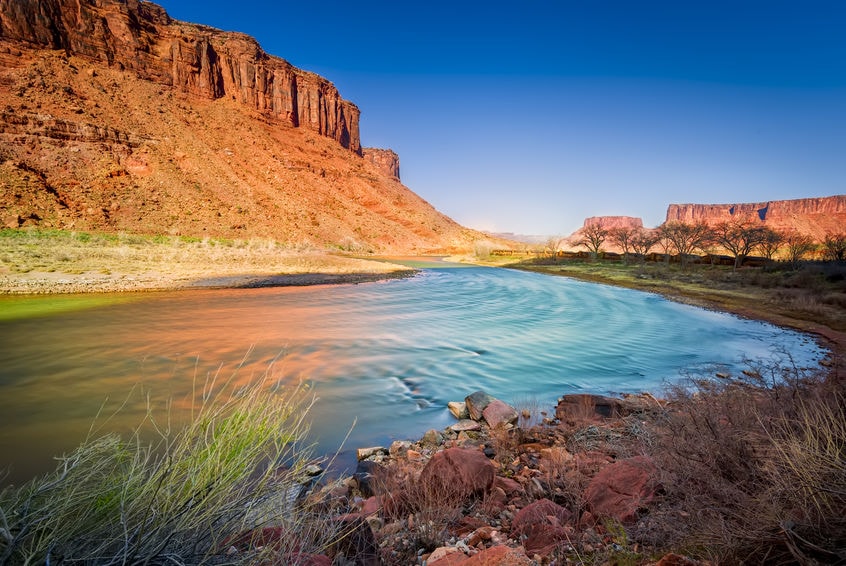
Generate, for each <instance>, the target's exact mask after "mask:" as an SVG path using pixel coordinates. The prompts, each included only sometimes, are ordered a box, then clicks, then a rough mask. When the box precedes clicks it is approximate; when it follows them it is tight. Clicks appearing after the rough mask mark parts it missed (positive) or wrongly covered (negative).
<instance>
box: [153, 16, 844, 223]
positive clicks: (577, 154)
mask: <svg viewBox="0 0 846 566" xmlns="http://www.w3.org/2000/svg"><path fill="white" fill-rule="evenodd" d="M156 3H158V4H160V5H161V6H163V7H164V8H165V9H166V10H167V12H168V14H170V16H171V17H173V18H175V19H178V20H182V21H187V22H191V23H197V24H203V25H209V26H213V27H217V28H220V29H223V30H226V31H238V32H243V33H246V34H248V35H251V36H253V37H255V38H256V40H257V41H258V42H259V43H260V44H261V46H262V48H263V49H264V50H265V51H266V52H267V53H269V54H271V55H274V56H277V57H281V58H283V59H285V60H287V61H289V62H291V63H292V64H293V65H295V66H296V67H299V68H301V69H304V70H307V71H311V72H315V73H317V74H320V75H321V76H323V77H325V78H326V79H328V80H329V81H331V82H332V83H334V84H335V86H336V87H337V88H338V90H339V91H340V93H341V96H342V97H344V98H345V99H346V100H350V101H351V102H353V103H354V104H356V105H357V106H358V107H359V108H360V109H361V113H362V114H361V123H360V130H361V137H362V144H363V145H364V146H368V147H384V148H390V149H392V150H394V151H396V152H397V153H398V154H399V157H400V172H401V177H402V182H403V184H405V185H406V186H407V187H409V188H410V189H411V190H412V191H414V192H415V193H417V194H418V195H420V196H421V197H422V198H424V199H426V200H427V201H428V202H429V203H431V204H432V205H433V206H435V208H437V209H438V210H439V211H441V212H443V213H445V214H447V215H448V216H450V217H451V218H453V219H454V220H456V221H457V222H459V223H460V224H462V225H465V226H468V227H471V228H476V229H479V230H484V231H489V232H511V233H514V234H527V235H534V234H545V235H553V234H559V235H566V234H569V233H571V232H573V231H574V230H575V229H577V228H578V227H580V226H581V225H582V222H583V220H584V219H585V218H587V217H590V216H634V217H640V218H642V220H643V223H644V225H645V226H656V225H658V224H660V223H661V222H662V221H663V218H664V216H665V214H666V210H667V207H668V206H669V205H670V204H682V203H696V204H723V203H725V204H731V203H756V202H767V201H771V200H793V199H801V198H813V197H826V196H835V195H840V194H844V193H846V187H844V184H843V179H844V178H846V160H844V159H842V155H843V150H844V149H846V108H844V104H843V101H844V100H846V38H844V37H843V34H842V33H841V30H842V29H843V28H844V27H846V6H841V5H840V4H838V3H835V2H821V1H817V2H811V3H803V5H802V6H801V7H800V6H794V5H792V4H791V3H787V2H776V3H772V2H770V3H763V2H750V3H746V4H744V5H743V6H740V7H738V6H735V5H732V4H729V3H726V2H716V3H709V4H708V5H702V6H691V5H677V4H675V3H670V2H650V3H648V4H646V5H638V6H636V7H635V6H631V5H629V4H627V3H624V2H610V3H608V4H607V5H603V6H583V5H578V4H572V3H569V2H567V3H564V4H552V3H546V2H534V3H531V4H529V5H527V6H524V7H522V8H521V9H519V10H516V11H515V10H513V9H512V8H513V7H511V6H509V5H507V4H505V3H503V2H493V3H491V2H485V3H481V2H475V1H470V2H464V3H461V4H460V5H452V4H446V3H427V4H426V5H422V4H421V5H418V4H414V5H396V4H392V3H388V2H373V3H368V5H367V6H364V7H360V8H358V9H354V8H351V7H350V6H349V5H347V4H342V3H340V2H334V1H328V2H324V3H323V4H322V5H321V6H322V8H321V10H320V11H319V13H317V14H315V13H314V10H310V9H309V8H308V7H306V6H300V5H292V6H283V5H279V4H277V3H274V2H269V1H262V0H246V1H245V2H242V3H241V4H240V7H239V10H238V11H237V12H235V11H233V10H232V9H231V5H229V4H228V3H224V2H222V1H220V0H207V1H205V2H203V3H200V2H197V1H196V0H189V1H181V2H176V1H175V0H158V1H157V2H156ZM309 24H311V25H309ZM362 53H363V54H364V55H362Z"/></svg>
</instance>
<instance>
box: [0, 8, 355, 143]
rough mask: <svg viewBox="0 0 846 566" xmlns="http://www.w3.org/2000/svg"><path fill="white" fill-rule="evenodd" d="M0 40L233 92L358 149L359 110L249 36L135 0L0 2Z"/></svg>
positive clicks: (206, 90)
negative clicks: (187, 19)
mask: <svg viewBox="0 0 846 566" xmlns="http://www.w3.org/2000/svg"><path fill="white" fill-rule="evenodd" d="M0 38H2V39H5V40H7V41H13V42H20V43H23V44H25V45H27V46H29V47H35V48H43V49H54V50H63V51H64V52H65V53H66V54H68V55H77V56H80V57H86V58H89V59H91V60H94V61H99V62H102V63H105V64H108V65H109V66H113V67H117V68H120V69H128V70H131V71H132V72H134V73H135V74H136V75H137V76H138V77H139V78H142V79H147V80H151V81H154V82H157V83H161V84H164V85H167V86H172V87H174V88H176V89H179V90H181V91H184V92H187V93H190V94H193V95H196V96H200V97H204V98H207V99H218V98H224V97H225V98H230V99H232V100H236V101H238V102H239V103H241V104H243V105H245V106H246V107H248V108H250V109H252V110H256V111H258V112H261V113H262V114H264V115H267V116H270V117H273V118H276V119H279V120H283V121H285V122H287V123H289V124H291V125H292V126H297V127H305V128H309V129H311V130H313V131H315V132H317V133H319V134H321V135H324V136H327V137H330V138H332V139H334V140H335V141H337V142H338V143H340V144H341V145H342V146H343V147H345V148H348V149H350V150H351V151H353V152H355V153H361V141H360V138H359V126H358V122H359V110H358V108H357V107H356V106H355V105H354V104H353V103H351V102H348V101H346V100H343V99H342V98H341V96H340V94H339V93H338V90H337V89H336V88H335V87H334V86H333V85H332V83H330V82H329V81H327V80H326V79H324V78H322V77H319V76H317V75H315V74H313V73H309V72H306V71H302V70H300V69H297V68H296V67H294V66H292V65H291V64H290V63H288V62H287V61H285V60H283V59H280V58H278V57H274V56H271V55H268V54H267V53H265V52H264V51H263V50H262V49H261V47H260V46H259V44H258V43H257V42H256V41H255V40H254V39H253V38H251V37H249V36H246V35H243V34H240V33H230V32H223V31H219V30H216V29H212V28H209V27H205V26H200V25H194V24H188V23H184V22H179V21H176V20H172V19H171V18H170V17H169V16H168V15H167V13H166V12H165V11H164V9H162V8H161V7H159V6H156V5H155V4H150V3H148V2H139V1H138V0H125V1H123V2H121V1H119V0H13V1H4V2H0Z"/></svg>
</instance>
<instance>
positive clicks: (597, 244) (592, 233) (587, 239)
mask: <svg viewBox="0 0 846 566" xmlns="http://www.w3.org/2000/svg"><path fill="white" fill-rule="evenodd" d="M607 237H608V230H606V229H605V228H603V227H602V226H601V225H599V224H589V225H588V226H585V227H584V228H582V239H581V241H580V242H579V244H580V245H582V246H585V247H586V248H587V249H588V251H589V252H590V253H591V255H592V256H593V257H594V258H596V256H597V255H599V252H601V251H602V244H603V243H605V239H606V238H607Z"/></svg>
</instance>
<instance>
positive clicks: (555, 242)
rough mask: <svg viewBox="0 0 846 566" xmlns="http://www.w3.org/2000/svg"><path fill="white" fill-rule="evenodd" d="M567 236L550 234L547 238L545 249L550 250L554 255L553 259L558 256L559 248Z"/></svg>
mask: <svg viewBox="0 0 846 566" xmlns="http://www.w3.org/2000/svg"><path fill="white" fill-rule="evenodd" d="M564 240H566V238H564V237H562V236H550V237H549V238H547V239H546V243H545V244H544V250H545V251H547V252H549V254H550V255H551V256H552V259H553V261H554V260H555V258H556V257H558V250H560V249H561V244H562V243H564Z"/></svg>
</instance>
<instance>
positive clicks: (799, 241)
mask: <svg viewBox="0 0 846 566" xmlns="http://www.w3.org/2000/svg"><path fill="white" fill-rule="evenodd" d="M784 243H785V245H786V246H787V259H788V261H790V265H791V267H793V269H794V271H795V270H796V268H797V267H798V266H799V262H800V261H802V258H803V257H805V254H807V253H808V252H810V251H811V250H813V249H814V242H813V241H812V240H811V238H810V237H809V236H806V235H805V234H800V233H799V232H791V233H789V234H787V235H786V236H785V238H784Z"/></svg>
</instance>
